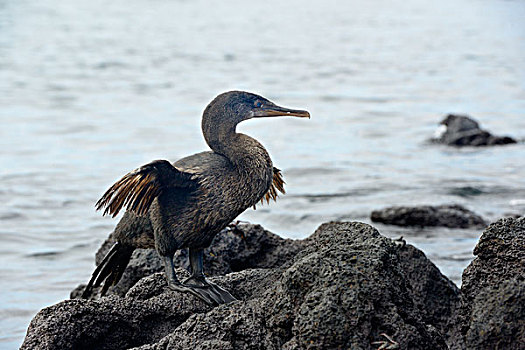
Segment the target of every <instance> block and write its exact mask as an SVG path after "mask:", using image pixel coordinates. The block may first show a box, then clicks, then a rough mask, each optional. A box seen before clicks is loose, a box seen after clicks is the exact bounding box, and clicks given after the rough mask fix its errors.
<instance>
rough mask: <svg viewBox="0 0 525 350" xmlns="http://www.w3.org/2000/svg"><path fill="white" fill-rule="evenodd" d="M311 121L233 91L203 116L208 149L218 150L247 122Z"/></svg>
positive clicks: (219, 98) (304, 114)
mask: <svg viewBox="0 0 525 350" xmlns="http://www.w3.org/2000/svg"><path fill="white" fill-rule="evenodd" d="M285 116H290V117H300V118H310V113H308V112H307V111H303V110H299V109H290V108H284V107H281V106H278V105H276V104H275V103H273V102H271V101H269V100H268V99H266V98H264V97H262V96H259V95H256V94H252V93H249V92H245V91H229V92H225V93H222V94H220V95H219V96H217V97H215V99H213V101H211V102H210V104H208V106H207V107H206V109H205V110H204V113H203V116H202V131H203V134H204V138H205V139H206V142H207V143H208V145H209V146H210V147H211V148H212V149H214V150H217V149H218V148H219V147H218V144H219V143H221V140H223V139H227V138H228V137H229V135H232V134H233V133H235V128H236V126H237V124H239V123H240V122H242V121H244V120H248V119H252V118H263V117H285Z"/></svg>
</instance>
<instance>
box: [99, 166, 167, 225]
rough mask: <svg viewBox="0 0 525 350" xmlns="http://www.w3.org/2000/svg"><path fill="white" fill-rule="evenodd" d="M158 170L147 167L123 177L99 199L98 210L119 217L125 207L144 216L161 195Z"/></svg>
mask: <svg viewBox="0 0 525 350" xmlns="http://www.w3.org/2000/svg"><path fill="white" fill-rule="evenodd" d="M157 171H158V170H157V169H156V168H155V167H154V166H149V164H148V165H145V166H143V167H141V168H139V169H137V170H134V171H132V172H130V173H128V174H126V175H124V176H123V177H122V179H120V180H119V181H117V182H116V183H115V184H114V185H113V186H111V187H110V188H109V189H108V190H107V191H106V193H104V195H103V196H102V198H100V199H99V201H98V202H97V204H96V208H97V210H100V209H102V208H105V209H104V214H103V215H107V214H110V215H112V216H113V217H115V216H117V214H118V213H119V212H120V210H121V209H122V208H123V207H127V208H128V209H130V210H132V211H133V212H135V213H137V214H138V215H144V214H146V213H147V211H148V210H149V207H150V206H151V203H152V202H153V200H154V199H155V197H157V196H158V195H159V194H160V193H161V187H162V186H161V184H160V181H159V180H158V178H157V176H158V174H157Z"/></svg>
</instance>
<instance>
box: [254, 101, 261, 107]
mask: <svg viewBox="0 0 525 350" xmlns="http://www.w3.org/2000/svg"><path fill="white" fill-rule="evenodd" d="M253 105H254V106H255V107H257V108H259V107H261V106H262V102H261V101H255V103H254V104H253Z"/></svg>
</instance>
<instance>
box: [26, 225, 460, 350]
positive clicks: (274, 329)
mask: <svg viewBox="0 0 525 350" xmlns="http://www.w3.org/2000/svg"><path fill="white" fill-rule="evenodd" d="M248 231H249V230H248ZM231 234H233V235H236V234H235V233H231ZM248 236H250V234H248ZM239 237H241V238H239V239H240V240H239V244H241V243H242V242H244V240H248V241H249V238H248V237H247V236H244V238H242V237H243V236H239ZM268 237H269V238H264V239H263V238H259V239H258V240H256V241H258V242H267V239H268V240H269V241H272V242H273V239H274V238H271V237H273V236H272V234H269V233H268ZM277 241H279V242H280V243H278V244H277ZM277 241H275V242H274V243H276V244H277V245H280V246H281V248H275V249H269V250H268V251H266V252H265V253H264V254H262V252H260V253H258V254H261V255H258V254H255V255H253V256H252V258H248V256H247V257H246V260H253V261H252V262H251V265H249V264H248V266H247V268H248V269H246V270H242V266H241V265H237V264H232V261H234V260H230V258H227V259H226V260H227V262H222V261H220V260H221V257H220V256H216V257H217V259H218V260H217V266H223V267H224V266H229V267H228V268H227V269H230V270H232V271H233V270H235V269H237V270H242V271H238V272H232V273H228V274H226V275H225V276H218V277H215V278H213V281H214V282H215V283H217V284H219V285H221V286H223V287H224V288H226V289H228V290H230V291H231V292H232V294H233V295H234V296H235V297H236V298H238V299H239V301H237V302H234V303H231V304H227V305H221V306H218V307H215V308H212V307H210V306H208V305H205V304H204V303H202V302H201V301H200V300H198V299H196V298H195V297H193V296H192V295H189V294H184V293H178V292H175V291H172V290H170V289H168V288H167V287H166V284H165V278H164V276H163V274H162V273H155V274H153V275H150V276H147V277H145V278H142V279H140V281H139V282H138V283H136V284H135V285H133V286H132V287H131V288H130V289H129V290H128V291H127V292H126V294H125V296H123V297H120V296H118V295H111V296H109V297H105V298H102V299H99V300H67V301H64V302H61V303H59V304H57V305H54V306H51V307H49V308H46V309H43V310H42V311H40V312H39V313H38V314H37V315H36V316H35V318H34V319H33V321H32V322H31V325H30V327H29V329H28V334H27V337H26V339H25V341H24V344H23V346H22V348H23V349H62V348H78V349H83V348H86V349H87V348H90V349H93V348H100V349H110V348H111V349H126V348H131V347H138V348H140V349H187V348H195V349H303V348H304V349H306V348H312V349H317V348H329V349H349V348H352V349H354V348H355V349H371V348H378V347H380V346H385V347H384V348H386V346H390V348H399V349H422V348H424V349H446V348H447V345H446V341H447V339H448V335H447V334H445V332H446V331H447V329H448V321H449V319H450V317H449V316H448V315H451V314H453V313H454V310H455V309H456V308H457V303H458V300H459V295H458V290H457V288H455V286H454V285H453V284H452V283H451V282H450V281H448V280H447V279H446V278H445V277H444V276H443V275H441V273H440V272H439V271H438V270H437V268H436V267H435V266H434V265H433V264H432V263H431V262H430V261H429V260H428V259H426V257H425V256H424V254H423V253H422V252H420V251H418V250H417V249H416V248H414V247H412V246H410V245H404V244H398V243H396V242H394V241H392V240H390V239H388V238H386V237H383V236H381V235H380V234H379V232H377V230H376V229H374V228H373V227H371V226H369V225H366V224H363V223H357V222H354V223H340V222H339V223H328V224H323V225H322V226H321V227H320V228H319V229H318V230H317V231H316V232H315V233H314V234H313V235H312V236H310V237H309V238H307V239H305V240H303V241H293V242H296V243H283V242H286V241H284V240H280V239H279V240H277ZM242 244H245V243H242ZM286 244H288V245H289V246H288V248H289V249H284V248H283V247H284V246H286ZM219 245H220V244H219ZM269 246H272V244H270V245H269ZM241 248H242V247H241V246H235V245H234V246H232V247H231V248H230V252H229V253H228V252H227V251H226V250H227V247H225V248H224V249H225V250H224V251H223V255H224V256H225V257H229V256H231V259H234V258H236V257H237V256H239V254H238V253H240V250H237V249H241ZM242 254H244V253H241V256H242ZM258 256H260V257H261V259H260V260H258V258H257V257H258ZM243 259H244V258H243ZM272 259H273V261H275V263H272V264H275V265H279V266H266V265H267V264H268V261H272ZM254 265H259V266H254ZM256 267H264V268H256ZM225 269H226V268H225ZM228 272H229V271H228ZM177 273H178V274H179V275H180V274H183V273H184V270H182V269H180V270H179V271H178V272H177Z"/></svg>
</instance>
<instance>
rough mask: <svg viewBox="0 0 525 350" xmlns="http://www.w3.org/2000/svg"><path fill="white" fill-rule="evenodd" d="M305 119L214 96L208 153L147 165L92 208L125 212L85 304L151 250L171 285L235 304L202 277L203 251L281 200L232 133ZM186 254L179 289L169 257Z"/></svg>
mask: <svg viewBox="0 0 525 350" xmlns="http://www.w3.org/2000/svg"><path fill="white" fill-rule="evenodd" d="M287 115H288V116H296V117H310V115H309V113H308V112H306V111H301V110H292V109H287V108H283V107H279V106H277V105H275V104H273V103H272V102H270V101H268V100H267V99H265V98H264V97H261V96H258V95H255V94H251V93H247V92H242V91H230V92H226V93H223V94H221V95H219V96H217V97H216V98H215V99H214V100H213V101H212V102H211V103H210V104H209V105H208V106H207V107H206V109H205V110H204V113H203V117H202V131H203V135H204V138H205V140H206V142H207V144H208V145H209V146H210V148H211V150H212V151H208V152H201V153H197V154H194V155H191V156H189V157H186V158H182V159H180V160H179V161H177V162H175V163H173V165H172V164H170V163H169V162H168V161H165V160H156V161H153V162H151V163H148V164H146V165H144V166H142V167H140V168H138V169H136V170H134V171H132V172H130V173H128V174H127V175H125V176H124V177H123V178H122V179H120V180H119V181H117V182H116V183H115V184H114V185H113V186H111V187H110V188H109V190H108V191H107V192H106V193H105V194H104V195H103V196H102V198H101V199H100V200H99V201H98V202H97V209H103V208H105V209H104V215H106V214H110V215H113V216H115V215H117V214H118V212H119V211H120V210H121V209H122V208H124V207H126V208H127V211H126V213H125V214H124V216H123V217H122V219H121V220H120V222H119V223H118V224H117V227H116V228H115V237H116V239H117V243H116V244H115V246H114V247H113V248H112V249H111V250H110V252H109V253H108V255H107V256H106V257H105V258H104V260H103V261H102V262H101V263H100V265H99V266H98V267H97V269H96V270H95V271H94V273H93V276H92V278H91V280H90V281H89V283H88V286H87V287H86V289H85V291H84V294H83V297H86V298H87V297H90V296H91V294H92V292H93V287H98V286H100V285H101V284H102V283H104V287H103V289H102V292H101V294H102V295H104V293H105V292H106V291H107V289H108V287H109V286H111V285H115V284H116V283H117V282H118V281H119V279H120V277H121V276H122V273H123V271H124V269H125V267H126V265H127V264H128V262H129V259H130V257H131V253H132V252H133V250H134V249H136V248H155V249H156V250H157V252H158V254H159V255H160V257H161V258H162V259H163V262H164V265H165V272H166V277H167V280H168V286H169V287H170V288H172V289H174V290H177V291H182V292H190V293H192V294H194V295H196V296H198V297H199V298H201V299H203V300H204V301H206V302H207V303H210V304H220V303H227V302H230V301H233V300H235V299H234V298H233V296H231V295H230V294H229V293H228V292H227V291H225V290H223V289H222V288H220V287H218V286H217V285H214V284H212V283H210V282H208V281H207V280H206V279H205V278H204V275H203V272H202V251H203V249H204V248H206V247H208V246H209V245H210V243H211V241H212V240H213V238H214V236H215V235H216V234H217V233H218V232H220V231H221V230H222V229H223V228H225V227H226V226H227V225H228V224H229V223H230V222H231V221H232V220H233V219H235V217H237V216H238V215H239V214H240V213H242V212H243V211H244V210H246V209H247V208H249V207H251V206H255V204H256V203H257V202H259V201H264V200H266V201H267V202H269V201H270V199H274V200H275V199H276V197H277V191H279V192H282V193H284V181H283V178H282V176H281V173H280V170H278V169H277V168H274V167H273V164H272V161H271V159H270V156H269V154H268V152H267V151H266V149H265V148H264V147H263V146H262V145H261V144H260V143H259V142H258V141H257V140H255V139H254V138H251V137H249V136H247V135H244V134H241V133H237V132H236V126H237V124H238V123H240V122H242V121H244V120H247V119H251V118H257V117H271V116H287ZM182 248H188V249H189V253H190V254H189V255H190V266H191V269H192V271H191V272H192V276H191V277H190V278H189V279H188V280H186V281H184V283H180V282H179V281H178V279H177V277H176V276H175V273H174V270H173V260H172V259H173V255H174V253H175V251H177V250H178V249H182Z"/></svg>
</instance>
